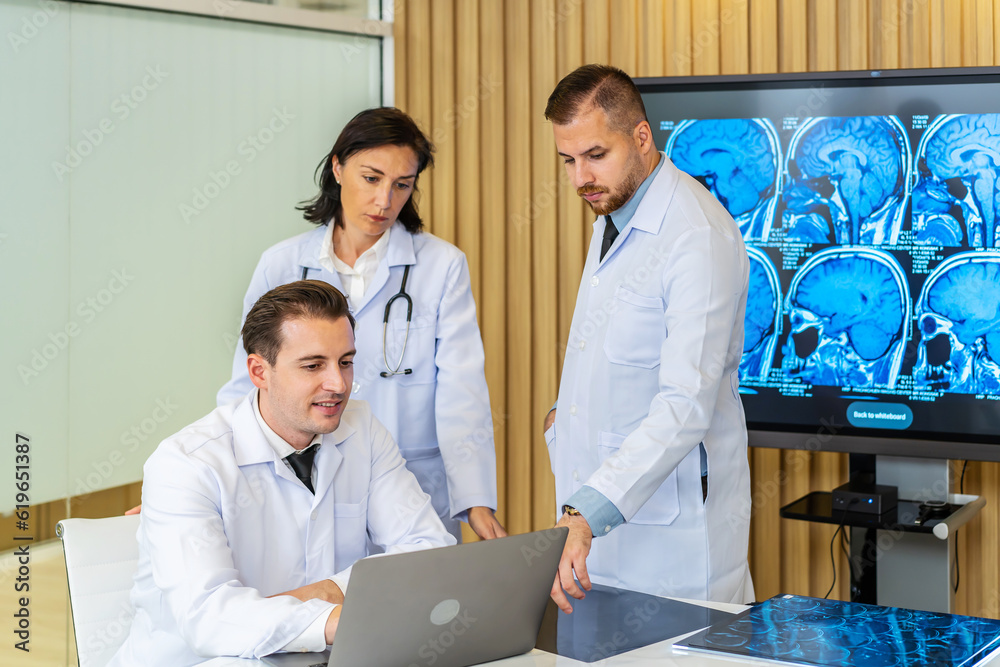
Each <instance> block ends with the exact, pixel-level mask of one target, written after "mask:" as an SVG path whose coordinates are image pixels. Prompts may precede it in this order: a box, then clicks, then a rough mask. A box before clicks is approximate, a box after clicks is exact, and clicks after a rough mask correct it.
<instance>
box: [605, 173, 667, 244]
mask: <svg viewBox="0 0 1000 667" xmlns="http://www.w3.org/2000/svg"><path fill="white" fill-rule="evenodd" d="M663 162H664V159H663V158H662V157H660V161H659V162H657V163H656V167H654V168H653V173H651V174H650V175H649V176H647V177H646V180H644V181H643V182H642V183H641V184H640V185H639V187H638V189H636V191H635V194H633V195H632V196H631V197H629V200H628V201H627V202H625V203H624V204H623V205H622V207H621V208H619V209H618V210H617V211H611V213H610V215H611V216H612V220H613V221H614V223H615V227H616V228H617V229H618V233H619V234H621V233H622V232H623V231H625V228H626V227H628V223H630V222H631V221H632V216H634V215H635V211H636V209H638V208H639V202H641V201H642V198H643V197H645V196H646V190H648V189H649V186H650V185H651V184H652V183H653V179H654V178H656V175H657V174H658V173H660V167H662V166H663Z"/></svg>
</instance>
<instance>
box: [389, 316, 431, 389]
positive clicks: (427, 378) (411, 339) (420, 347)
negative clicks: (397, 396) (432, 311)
mask: <svg viewBox="0 0 1000 667" xmlns="http://www.w3.org/2000/svg"><path fill="white" fill-rule="evenodd" d="M389 325H390V327H391V328H392V332H391V338H392V341H391V343H390V344H389V345H388V347H387V349H386V359H387V360H388V362H389V367H390V368H395V366H396V364H397V363H399V370H400V372H402V371H403V370H404V369H407V368H409V369H412V371H413V372H412V373H406V374H403V375H394V376H392V377H391V378H390V379H391V380H394V381H397V382H399V383H400V384H404V385H413V384H431V383H433V382H434V381H435V380H437V365H436V364H435V363H434V354H435V352H436V350H437V344H436V340H435V326H434V325H435V320H434V317H431V316H423V317H414V318H413V320H412V321H411V322H410V331H409V334H407V332H406V320H405V319H403V318H400V319H398V320H393V321H392V322H390V323H389ZM404 341H405V348H404ZM400 350H403V360H402V362H401V363H400V362H399V352H400Z"/></svg>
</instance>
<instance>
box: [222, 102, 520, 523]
mask: <svg viewBox="0 0 1000 667" xmlns="http://www.w3.org/2000/svg"><path fill="white" fill-rule="evenodd" d="M433 150H434V148H433V146H432V145H431V143H430V141H429V140H428V139H427V137H426V136H425V135H424V134H423V132H421V131H420V129H419V128H418V127H417V125H416V123H414V122H413V119H411V118H410V117H409V116H407V115H406V114H405V113H403V112H402V111H400V110H398V109H394V108H390V107H384V108H377V109H368V110H366V111H362V112H361V113H359V114H358V115H357V116H355V117H354V118H353V119H352V120H351V121H350V122H349V123H348V124H347V125H346V126H345V127H344V129H343V130H342V131H341V133H340V136H339V137H338V138H337V141H336V143H335V144H334V145H333V149H332V150H331V151H330V152H329V154H328V155H327V156H326V157H324V158H323V160H322V161H321V162H320V165H319V167H318V169H317V172H318V173H319V186H320V192H319V194H318V195H317V196H316V197H315V199H313V200H312V201H310V202H308V203H307V204H306V205H304V206H303V207H301V210H303V211H304V217H305V218H306V220H308V221H310V222H312V223H314V224H316V229H314V230H312V231H309V232H305V233H303V234H300V235H298V236H295V237H292V238H290V239H287V240H285V241H282V242H281V243H278V244H277V245H275V246H273V247H271V248H269V249H268V250H266V251H264V254H263V255H262V256H261V258H260V262H259V263H258V265H257V269H256V270H255V271H254V273H253V277H252V278H251V279H250V287H249V288H248V289H247V293H246V297H245V298H244V300H243V318H244V319H246V315H247V312H248V311H249V310H250V308H251V306H253V304H254V303H255V302H256V301H257V299H258V298H259V297H260V296H261V295H262V294H264V293H265V292H267V291H268V290H269V289H271V288H273V287H276V286H278V285H283V284H285V283H289V282H292V281H295V280H300V279H306V278H311V279H317V280H323V281H326V282H328V283H330V284H331V285H333V286H334V287H336V288H337V289H339V290H340V291H341V292H343V293H344V294H345V295H346V296H347V298H348V301H349V303H350V306H351V312H352V314H353V315H354V317H355V318H356V319H357V323H358V338H357V347H358V354H357V357H356V360H355V364H356V369H355V376H354V385H353V392H352V394H353V396H355V397H356V398H361V399H364V400H366V401H368V402H369V403H370V404H371V406H372V412H373V413H374V414H375V416H376V417H378V419H379V421H381V422H382V423H383V424H385V426H386V428H388V429H389V432H390V433H391V434H392V437H393V438H394V439H395V441H396V443H397V444H398V445H399V448H400V450H401V451H402V453H403V456H404V458H405V459H406V466H407V468H409V469H410V471H411V472H413V474H414V475H415V476H416V477H417V479H418V480H419V482H420V486H421V487H422V488H423V489H424V491H426V492H427V493H428V494H429V495H430V496H431V500H432V502H433V504H434V508H435V509H436V510H437V512H438V515H439V517H440V518H441V521H442V522H443V523H444V525H445V527H446V528H447V529H448V531H449V532H450V533H451V534H452V535H454V536H455V538H456V539H458V540H461V528H460V523H459V521H467V522H468V523H469V525H470V526H471V527H472V529H473V530H474V531H475V532H476V534H477V535H479V537H481V538H484V539H489V538H493V537H502V536H505V535H506V532H505V531H504V529H503V527H502V526H501V525H500V522H499V521H497V519H496V517H495V515H494V512H495V511H496V507H497V487H496V454H495V452H494V448H493V417H492V413H491V411H490V399H489V392H488V390H487V387H486V375H485V370H484V364H485V358H484V352H483V342H482V337H481V336H480V333H479V325H478V323H477V321H476V304H475V302H474V301H473V298H472V287H471V283H470V280H469V266H468V263H467V262H466V259H465V255H464V254H463V253H462V251H461V250H459V249H458V248H456V247H455V246H453V245H452V244H450V243H448V242H446V241H444V240H442V239H439V238H437V237H436V236H433V235H431V234H429V233H427V232H424V231H421V228H422V227H423V222H422V220H421V219H420V214H419V213H418V212H417V204H416V202H415V201H414V198H413V194H414V193H415V192H416V190H417V178H418V177H419V175H420V173H421V172H422V171H423V170H424V169H425V168H426V167H427V166H429V165H430V164H432V162H433V154H432V153H433ZM401 293H405V294H406V295H407V296H406V297H399V298H395V299H394V300H393V301H392V304H391V307H390V305H389V304H390V300H391V299H393V297H395V296H396V295H397V294H401ZM411 309H412V310H411ZM383 327H384V328H383ZM246 359H247V356H246V353H245V352H244V351H243V348H242V346H240V345H237V347H236V354H235V357H234V359H233V376H232V379H231V380H230V381H229V382H228V383H227V384H226V385H225V386H223V387H222V389H221V390H219V394H218V397H217V401H218V404H219V405H220V406H221V405H225V404H227V403H229V402H231V401H234V400H236V399H238V398H240V397H242V396H245V395H246V393H247V391H249V390H250V388H251V383H250V378H249V376H248V375H247V362H246ZM414 502H415V503H419V499H414Z"/></svg>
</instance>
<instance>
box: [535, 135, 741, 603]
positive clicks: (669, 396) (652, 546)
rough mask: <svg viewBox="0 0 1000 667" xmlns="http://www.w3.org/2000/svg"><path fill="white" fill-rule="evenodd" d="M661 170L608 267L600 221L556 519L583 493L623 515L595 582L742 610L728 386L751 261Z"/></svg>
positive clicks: (717, 219)
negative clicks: (704, 476)
mask: <svg viewBox="0 0 1000 667" xmlns="http://www.w3.org/2000/svg"><path fill="white" fill-rule="evenodd" d="M661 159H662V160H665V161H666V162H665V163H664V164H663V166H662V168H661V169H660V171H659V173H658V174H657V175H656V177H655V180H654V181H653V183H652V184H651V185H650V188H649V190H648V191H647V192H646V194H645V196H644V197H643V199H642V201H641V202H640V204H639V207H638V209H637V210H636V212H635V216H634V217H633V218H632V220H631V222H630V224H629V225H628V226H627V227H626V228H625V230H623V231H622V233H621V234H620V235H619V236H618V238H617V240H616V241H615V243H614V245H613V246H612V247H611V249H610V251H609V252H608V254H607V256H606V257H605V259H604V261H603V262H601V261H599V259H598V258H599V253H600V246H601V238H602V235H603V230H604V218H603V217H601V218H598V220H597V222H595V233H594V235H593V238H592V242H591V244H590V249H589V252H588V255H587V262H586V266H585V267H584V271H583V279H582V280H581V283H580V290H579V293H578V295H577V302H576V310H575V312H574V314H573V323H572V325H571V328H570V336H569V342H568V345H567V349H566V358H565V363H564V366H563V373H562V380H561V382H560V389H559V402H558V406H559V409H558V411H557V413H556V422H555V426H554V427H553V428H551V429H549V432H548V433H546V440H547V444H548V445H549V456H550V459H551V461H552V470H553V473H554V474H555V478H556V500H557V507H561V506H562V504H563V503H565V502H566V501H567V499H568V498H569V497H570V496H571V495H572V494H573V493H574V492H576V491H577V490H578V489H579V488H580V487H581V486H582V485H584V484H587V485H589V486H592V487H593V488H595V489H596V490H598V491H600V492H601V493H602V494H604V495H605V496H606V497H607V498H608V499H609V500H611V502H612V503H614V505H615V506H616V507H617V508H618V509H619V511H621V513H622V515H623V516H624V517H625V520H626V523H625V524H623V525H621V526H619V527H618V528H617V529H614V530H613V531H611V532H610V533H608V534H607V535H606V536H600V537H597V538H595V539H594V542H593V548H592V551H591V553H590V556H589V558H588V559H587V568H588V571H589V572H590V574H591V577H592V578H593V579H594V580H595V581H597V582H599V583H604V584H608V585H612V586H619V587H623V588H628V589H633V590H638V591H644V592H649V593H653V594H658V595H671V596H678V597H685V598H692V599H707V600H716V601H720V602H744V601H748V600H752V599H753V592H752V590H753V589H752V585H751V582H750V573H749V569H748V566H747V548H748V540H749V524H750V473H749V465H748V463H747V451H746V447H747V435H746V426H745V421H744V417H743V407H742V403H741V402H740V397H739V393H738V383H739V362H740V355H741V353H742V348H743V313H744V308H745V306H746V297H747V281H748V265H749V263H748V260H747V254H746V250H745V248H744V246H743V240H742V237H741V236H740V231H739V228H738V227H737V226H736V224H735V223H734V222H733V220H732V218H731V217H730V215H729V214H728V213H727V212H726V210H725V209H724V208H723V207H722V205H721V204H720V203H719V202H718V201H717V200H716V199H715V198H714V197H713V196H712V195H711V194H710V193H709V192H708V191H707V190H705V189H704V188H703V187H702V186H701V185H700V184H699V183H698V182H697V181H695V180H694V179H693V178H691V177H690V176H688V175H687V174H684V173H682V172H680V171H679V170H678V169H677V168H676V167H675V166H674V165H673V164H672V163H671V162H670V161H669V160H668V159H667V158H666V156H665V155H662V154H661ZM699 443H704V448H705V451H706V453H707V458H708V484H709V489H708V497H707V500H705V501H704V502H703V500H702V488H701V460H700V459H701V455H700V452H699V446H698V445H699ZM592 528H593V530H594V532H595V533H596V534H598V535H600V534H601V533H603V532H604V530H605V528H606V527H603V526H592Z"/></svg>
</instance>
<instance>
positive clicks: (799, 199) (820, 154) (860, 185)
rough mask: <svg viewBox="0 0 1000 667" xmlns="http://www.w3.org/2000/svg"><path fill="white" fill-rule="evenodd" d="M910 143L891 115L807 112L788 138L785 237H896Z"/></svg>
mask: <svg viewBox="0 0 1000 667" xmlns="http://www.w3.org/2000/svg"><path fill="white" fill-rule="evenodd" d="M910 159H911V158H910V144H909V139H908V138H907V135H906V132H905V131H904V129H903V126H902V125H901V124H900V122H899V119H898V118H896V117H895V116H858V117H850V118H812V119H809V120H808V121H806V122H804V123H803V124H802V126H801V127H800V128H799V129H798V130H796V131H795V134H794V135H792V139H791V140H790V142H789V147H788V158H787V160H786V171H787V178H786V179H784V186H783V191H782V200H783V205H784V208H783V212H782V216H781V226H782V228H783V230H784V238H785V239H786V240H788V241H798V242H803V243H837V244H841V245H858V244H863V245H880V244H883V243H890V244H894V243H896V242H897V239H898V236H899V232H900V229H901V227H902V223H903V215H904V213H905V209H906V198H907V194H908V193H907V188H908V183H909V180H908V176H909V173H910Z"/></svg>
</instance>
